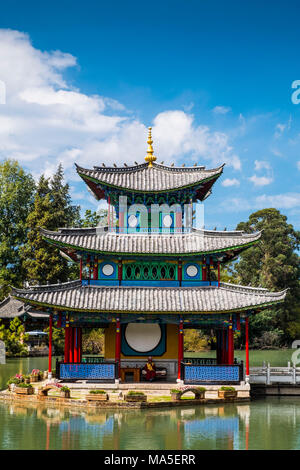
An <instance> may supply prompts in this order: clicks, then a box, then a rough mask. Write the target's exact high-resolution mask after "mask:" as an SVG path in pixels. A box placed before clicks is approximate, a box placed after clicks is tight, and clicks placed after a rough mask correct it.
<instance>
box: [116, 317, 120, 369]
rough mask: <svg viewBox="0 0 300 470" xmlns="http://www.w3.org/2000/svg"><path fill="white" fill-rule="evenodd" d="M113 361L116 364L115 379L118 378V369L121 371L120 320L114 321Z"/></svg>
mask: <svg viewBox="0 0 300 470" xmlns="http://www.w3.org/2000/svg"><path fill="white" fill-rule="evenodd" d="M115 361H116V362H118V373H117V378H119V377H120V369H121V322H120V319H119V318H117V321H116V353H115Z"/></svg>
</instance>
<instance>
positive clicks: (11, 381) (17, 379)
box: [7, 377, 21, 385]
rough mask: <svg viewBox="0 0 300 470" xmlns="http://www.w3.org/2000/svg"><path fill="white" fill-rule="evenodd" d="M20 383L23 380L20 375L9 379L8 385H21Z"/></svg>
mask: <svg viewBox="0 0 300 470" xmlns="http://www.w3.org/2000/svg"><path fill="white" fill-rule="evenodd" d="M20 383H21V380H20V379H19V378H18V377H11V378H10V379H9V380H8V381H7V385H11V384H15V385H19V384H20Z"/></svg>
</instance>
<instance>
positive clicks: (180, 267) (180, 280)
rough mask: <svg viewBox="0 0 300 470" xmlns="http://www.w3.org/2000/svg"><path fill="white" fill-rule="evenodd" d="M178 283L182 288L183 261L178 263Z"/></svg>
mask: <svg viewBox="0 0 300 470" xmlns="http://www.w3.org/2000/svg"><path fill="white" fill-rule="evenodd" d="M178 281H179V285H180V286H181V283H182V261H181V260H180V261H179V262H178Z"/></svg>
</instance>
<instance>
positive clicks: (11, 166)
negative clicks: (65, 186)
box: [0, 160, 35, 298]
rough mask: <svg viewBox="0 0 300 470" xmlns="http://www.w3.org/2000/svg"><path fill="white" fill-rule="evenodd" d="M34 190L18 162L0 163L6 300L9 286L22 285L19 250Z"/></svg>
mask: <svg viewBox="0 0 300 470" xmlns="http://www.w3.org/2000/svg"><path fill="white" fill-rule="evenodd" d="M34 191H35V184H34V180H33V178H32V176H31V175H29V174H28V173H26V172H25V171H24V170H23V168H21V167H20V165H19V164H18V162H16V161H13V160H5V161H4V162H3V163H1V164H0V285H1V295H0V297H1V298H3V297H5V296H6V295H7V294H8V292H9V290H10V287H9V285H15V286H21V285H22V282H23V279H24V273H23V271H22V269H21V259H20V248H21V247H22V246H23V244H24V243H25V242H26V236H27V227H26V219H27V217H28V214H29V213H30V211H31V207H32V202H33V196H34Z"/></svg>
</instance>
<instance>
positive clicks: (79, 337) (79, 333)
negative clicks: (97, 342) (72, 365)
mask: <svg viewBox="0 0 300 470" xmlns="http://www.w3.org/2000/svg"><path fill="white" fill-rule="evenodd" d="M77 341H78V346H77V362H81V361H82V328H77Z"/></svg>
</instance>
